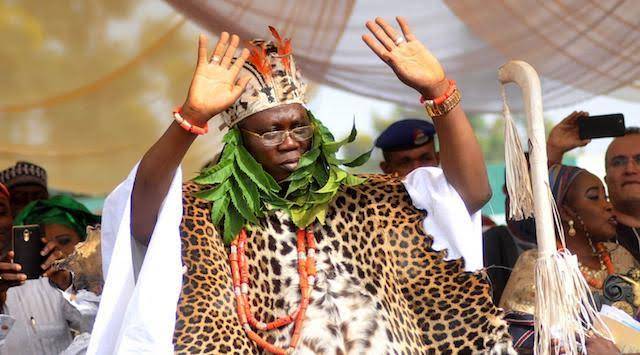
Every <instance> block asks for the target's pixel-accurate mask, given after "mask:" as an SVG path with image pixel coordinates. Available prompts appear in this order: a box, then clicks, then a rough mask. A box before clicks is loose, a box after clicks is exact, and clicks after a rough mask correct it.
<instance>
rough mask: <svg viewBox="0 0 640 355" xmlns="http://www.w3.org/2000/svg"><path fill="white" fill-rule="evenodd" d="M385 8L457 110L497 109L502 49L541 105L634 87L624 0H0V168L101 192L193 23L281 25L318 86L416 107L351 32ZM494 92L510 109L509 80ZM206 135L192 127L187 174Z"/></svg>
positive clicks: (630, 17) (182, 83) (248, 34)
mask: <svg viewBox="0 0 640 355" xmlns="http://www.w3.org/2000/svg"><path fill="white" fill-rule="evenodd" d="M395 15H401V16H404V17H406V18H407V19H408V21H409V23H410V24H411V26H412V28H413V29H414V33H415V34H416V36H417V37H418V38H420V39H421V40H422V41H423V42H424V43H425V44H426V45H427V46H428V47H429V49H430V50H432V51H433V53H434V54H435V55H436V56H437V57H438V58H439V59H440V60H441V62H442V64H443V66H444V67H445V70H446V71H447V73H448V75H449V76H450V77H452V78H454V79H456V81H457V83H458V86H459V87H460V89H461V91H462V93H463V106H464V108H465V110H466V111H468V112H472V113H473V112H492V113H497V112H500V109H501V101H500V94H499V92H498V87H499V86H498V82H497V69H498V67H499V66H500V65H501V64H503V63H505V62H506V61H507V60H508V59H511V58H517V59H523V60H525V61H528V62H529V63H531V64H532V65H533V66H534V67H535V68H536V69H537V70H538V72H539V74H540V75H541V77H542V87H543V90H544V97H543V102H544V106H545V108H546V109H550V108H554V107H561V106H566V105H569V104H573V103H575V102H579V101H581V100H585V99H588V98H591V97H593V96H595V95H612V96H615V97H618V98H623V99H626V100H631V101H634V100H635V101H638V100H640V65H638V64H639V63H638V62H639V61H640V56H638V54H639V53H640V51H639V48H640V6H638V5H637V3H636V2H634V1H632V0H626V1H625V0H616V1H583V0H559V1H554V2H537V1H532V0H526V1H517V0H487V1H463V0H444V1H443V0H430V1H426V0H425V1H415V0H395V1H385V0H366V1H364V0H361V1H355V0H326V1H315V0H273V1H268V2H265V1H257V0H198V1H196V0H166V1H165V2H157V1H153V0H141V1H137V2H131V1H126V0H113V1H108V2H104V1H87V2H82V3H78V2H75V1H71V0H66V1H60V2H44V3H43V2H39V1H21V2H4V3H0V29H2V31H0V39H2V40H3V43H7V44H8V45H6V46H3V47H2V48H0V58H2V64H3V65H2V68H4V69H5V70H3V72H2V74H3V77H2V79H3V85H1V86H0V120H1V121H2V124H3V126H2V127H3V129H2V130H0V168H3V167H7V166H10V165H13V164H14V163H15V161H17V160H28V161H32V162H35V163H37V164H40V165H42V166H44V167H45V168H46V169H47V171H48V173H49V177H50V179H49V183H50V187H52V188H56V189H59V190H66V191H73V192H77V193H86V194H90V195H101V194H102V195H104V194H106V193H107V192H109V191H110V190H112V189H113V187H114V186H115V185H116V184H117V183H118V182H119V181H121V180H122V178H123V177H124V176H126V174H127V171H129V169H130V168H131V166H133V165H134V164H135V162H136V161H138V160H139V159H140V157H141V156H142V154H144V152H145V150H146V149H148V147H149V146H150V145H151V144H153V142H154V141H155V140H156V139H157V138H158V137H159V136H160V135H161V134H162V132H163V131H164V130H165V129H166V127H167V125H168V124H169V123H170V122H171V120H172V118H171V115H170V112H171V110H172V108H173V107H175V106H176V105H179V104H180V103H181V102H182V101H183V100H184V98H185V94H186V92H187V88H188V85H189V81H190V79H191V76H192V73H193V66H194V63H195V53H196V48H195V43H196V38H197V33H198V32H200V31H202V28H204V29H206V30H208V31H209V32H211V33H219V32H220V31H222V30H226V31H229V32H234V33H238V34H239V35H240V36H241V37H242V38H243V39H245V40H247V39H250V38H255V37H262V38H267V37H269V36H270V34H269V32H268V29H267V26H268V25H273V26H275V27H276V28H278V29H279V30H280V32H281V33H282V34H284V35H285V36H287V37H291V38H292V39H293V48H294V51H295V55H296V61H297V64H298V65H299V66H300V68H301V70H302V72H303V73H304V75H305V76H306V77H307V78H309V79H311V80H313V81H314V82H315V83H316V85H317V84H324V85H329V86H332V87H335V88H339V89H343V90H346V91H349V92H353V93H356V94H360V95H365V96H368V97H371V98H376V99H380V100H385V101H388V102H392V103H397V104H399V105H402V106H406V107H414V108H417V107H418V105H419V102H418V97H417V96H418V95H417V93H416V92H415V91H413V90H412V89H409V88H407V87H405V86H404V85H403V84H401V83H400V82H399V81H398V80H397V79H396V78H395V77H394V74H393V73H392V72H391V71H390V70H389V68H387V67H386V65H385V64H384V63H382V62H381V61H380V60H379V59H378V58H377V57H376V56H375V55H374V54H373V53H372V52H371V51H370V49H369V48H368V47H367V46H366V45H365V44H364V43H363V42H362V40H361V36H362V34H364V33H366V29H365V27H364V23H365V21H367V20H369V19H372V18H374V17H375V16H381V17H383V18H385V19H387V20H390V21H393V16H395ZM185 20H186V21H185ZM211 42H213V40H212V41H211ZM211 44H212V43H211ZM509 90H513V91H509ZM508 94H509V96H510V97H509V99H510V100H509V102H510V105H511V107H512V109H513V110H518V108H519V107H520V100H519V97H518V95H519V94H518V93H517V91H516V90H515V89H514V88H510V89H508ZM312 100H313V98H312ZM327 123H328V124H329V125H331V122H327ZM216 144H218V142H216V141H215V140H214V139H213V137H211V136H206V137H203V138H201V139H198V140H197V142H196V144H195V145H194V147H193V148H192V149H191V150H190V151H189V153H188V155H187V157H186V159H185V161H184V162H183V163H184V164H183V166H184V170H185V174H184V176H185V178H190V177H192V176H193V174H194V173H195V172H196V171H198V170H199V168H200V167H201V166H202V165H203V164H204V163H205V162H206V161H207V160H208V159H209V158H210V157H209V156H210V153H209V152H210V151H211V148H212V147H213V146H214V145H216Z"/></svg>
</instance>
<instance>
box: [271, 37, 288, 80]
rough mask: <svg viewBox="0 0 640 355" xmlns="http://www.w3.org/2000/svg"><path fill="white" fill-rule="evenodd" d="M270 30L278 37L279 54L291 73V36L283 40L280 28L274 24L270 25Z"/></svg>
mask: <svg viewBox="0 0 640 355" xmlns="http://www.w3.org/2000/svg"><path fill="white" fill-rule="evenodd" d="M269 30H270V31H271V34H272V35H273V37H274V38H275V39H276V48H278V56H279V57H280V58H281V60H282V64H283V65H284V67H285V68H286V69H287V71H288V72H289V73H291V60H290V59H289V55H290V54H291V38H285V39H284V40H283V39H282V37H280V34H279V33H278V30H276V29H275V28H274V27H273V26H269Z"/></svg>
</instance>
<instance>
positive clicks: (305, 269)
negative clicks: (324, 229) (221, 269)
mask: <svg viewBox="0 0 640 355" xmlns="http://www.w3.org/2000/svg"><path fill="white" fill-rule="evenodd" d="M246 246H247V232H246V231H245V229H244V228H243V229H242V230H241V231H240V233H239V234H238V236H236V238H235V239H234V240H233V242H232V243H231V252H230V254H229V261H230V263H231V276H232V280H233V291H234V293H235V296H236V310H237V312H238V318H239V320H240V324H241V325H242V328H243V329H244V331H245V332H246V333H247V336H248V337H249V338H250V339H251V340H253V341H254V342H256V343H257V344H258V346H260V347H261V348H262V349H264V350H266V351H268V352H270V353H273V354H278V355H280V354H288V353H291V352H293V350H294V349H295V348H296V346H297V345H298V342H299V341H300V333H301V331H302V324H303V322H304V317H305V314H306V311H307V307H308V306H309V298H310V294H311V288H312V287H313V285H314V284H315V281H316V275H317V273H316V258H315V254H316V243H315V236H314V235H313V232H312V231H311V230H309V231H307V230H305V229H302V228H300V229H298V232H297V251H298V274H299V275H300V293H301V300H300V304H299V305H298V309H297V310H296V311H295V312H293V313H291V314H288V315H285V316H283V317H280V318H278V319H276V320H274V321H272V322H268V323H265V322H261V321H259V320H258V319H256V318H255V316H254V315H253V313H252V312H251V303H250V302H249V264H248V263H247V258H246V255H245V250H246ZM291 323H294V326H293V334H292V336H291V343H290V344H289V347H288V348H287V349H283V348H280V347H278V346H275V345H273V344H271V343H269V342H268V341H266V340H265V339H264V338H263V337H261V336H260V335H258V333H256V332H255V331H254V329H257V330H261V331H269V330H273V329H278V328H282V327H284V326H287V325H289V324H291Z"/></svg>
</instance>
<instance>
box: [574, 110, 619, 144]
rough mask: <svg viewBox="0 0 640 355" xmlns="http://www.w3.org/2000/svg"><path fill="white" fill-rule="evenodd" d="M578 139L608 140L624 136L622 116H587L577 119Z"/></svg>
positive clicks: (617, 114)
mask: <svg viewBox="0 0 640 355" xmlns="http://www.w3.org/2000/svg"><path fill="white" fill-rule="evenodd" d="M578 132H579V135H580V139H592V138H608V137H620V136H624V132H625V125H624V115H623V114H621V113H614V114H610V115H600V116H589V117H582V118H580V119H578Z"/></svg>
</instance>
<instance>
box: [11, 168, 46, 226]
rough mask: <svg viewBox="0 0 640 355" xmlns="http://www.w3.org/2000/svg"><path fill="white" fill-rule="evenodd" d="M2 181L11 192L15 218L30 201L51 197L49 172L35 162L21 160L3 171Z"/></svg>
mask: <svg viewBox="0 0 640 355" xmlns="http://www.w3.org/2000/svg"><path fill="white" fill-rule="evenodd" d="M0 183H2V184H4V185H5V186H6V187H7V189H8V190H9V193H10V194H11V210H12V211H13V217H14V218H15V216H17V215H18V213H20V212H21V211H22V209H23V208H24V207H25V206H26V205H27V204H28V203H29V202H31V201H36V200H46V199H47V198H49V190H48V189H47V172H46V170H44V168H42V167H40V166H38V165H36V164H33V163H29V162H25V161H19V162H17V163H16V165H14V166H12V167H9V168H7V169H5V170H3V171H1V172H0Z"/></svg>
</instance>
